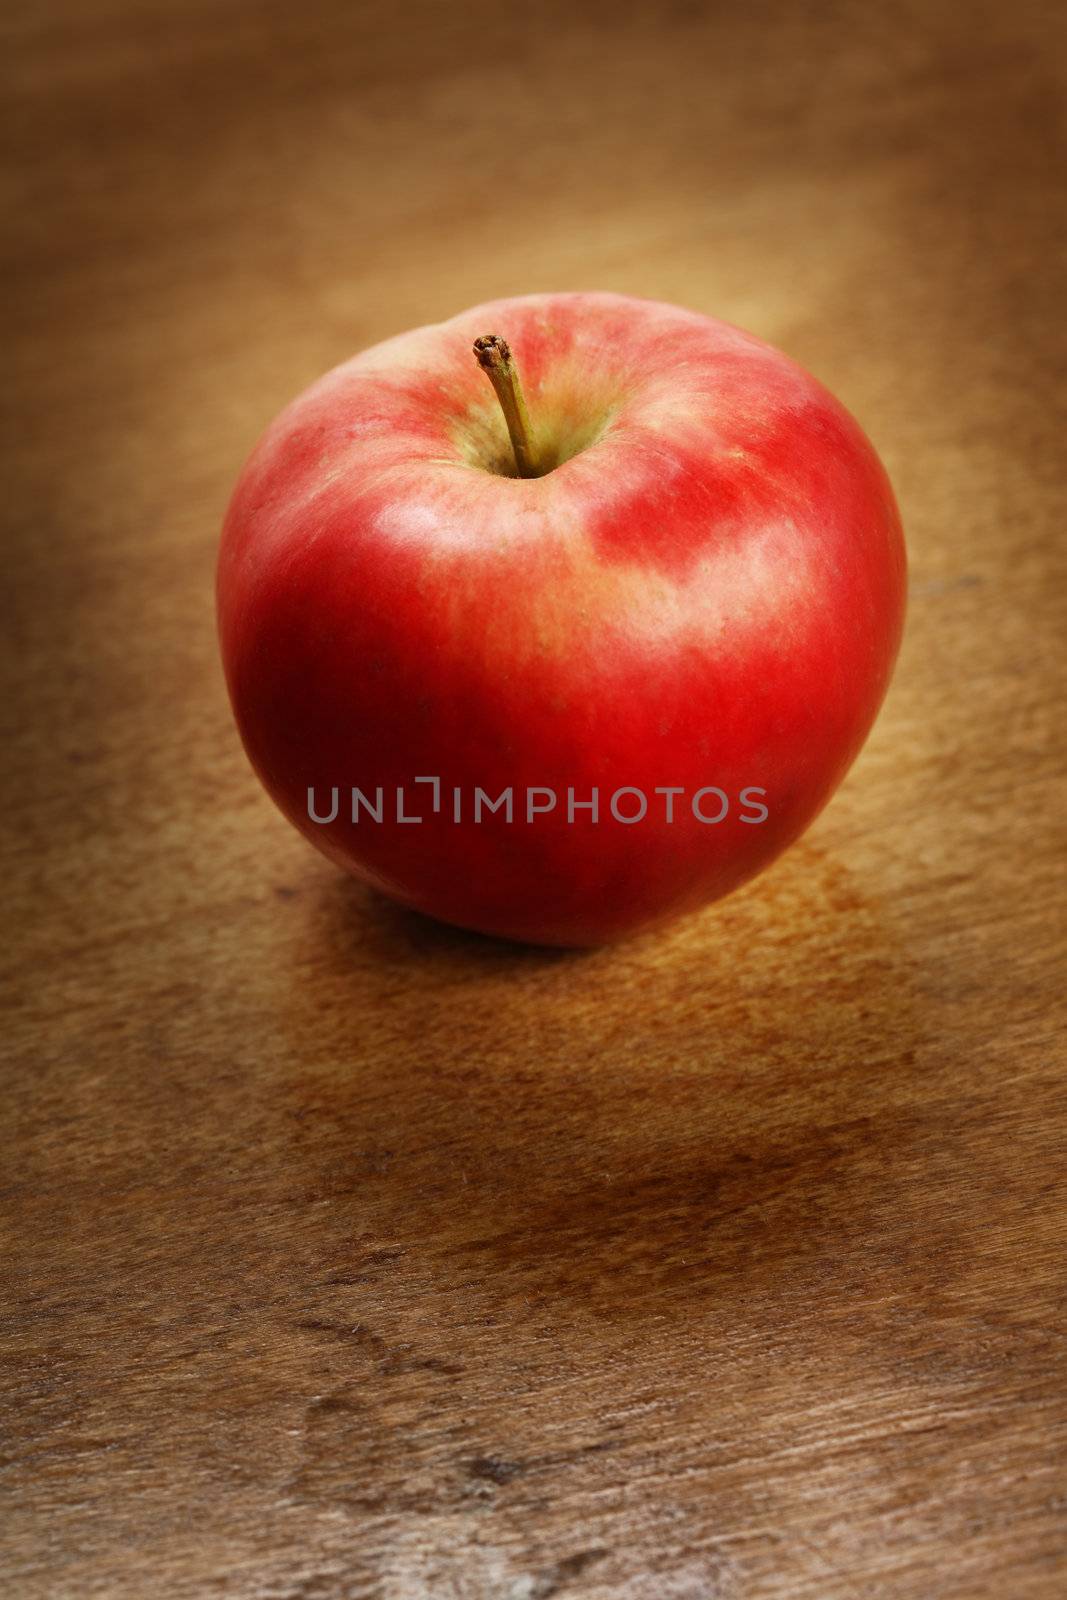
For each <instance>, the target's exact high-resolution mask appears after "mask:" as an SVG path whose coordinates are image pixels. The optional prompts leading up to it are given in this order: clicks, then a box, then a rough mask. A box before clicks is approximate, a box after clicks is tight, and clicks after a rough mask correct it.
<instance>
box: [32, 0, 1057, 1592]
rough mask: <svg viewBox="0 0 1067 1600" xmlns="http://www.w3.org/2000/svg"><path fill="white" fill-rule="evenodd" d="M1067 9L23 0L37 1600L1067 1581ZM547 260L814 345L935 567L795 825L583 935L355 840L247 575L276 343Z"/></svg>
mask: <svg viewBox="0 0 1067 1600" xmlns="http://www.w3.org/2000/svg"><path fill="white" fill-rule="evenodd" d="M1063 15H1064V14H1063V11H1062V7H1060V6H1058V5H1054V4H1049V5H1047V6H1042V5H1035V4H1031V3H1029V0H1022V3H1012V4H1008V5H1005V4H1003V3H1002V0H997V3H996V4H992V3H987V0H979V3H977V4H972V5H968V6H960V5H958V4H957V3H956V0H944V3H940V0H937V3H931V0H913V3H906V4H905V3H893V4H890V5H888V6H870V5H867V4H865V3H864V4H860V3H855V4H853V3H847V4H838V3H828V4H824V5H803V4H797V3H795V0H761V3H758V4H752V5H742V4H738V5H733V6H727V5H726V4H721V5H710V4H709V5H701V4H696V3H694V4H685V3H682V0H676V3H667V0H663V3H661V4H659V5H655V6H653V5H649V6H647V7H637V8H627V7H625V6H623V7H619V6H617V5H615V4H611V5H609V4H607V3H603V4H599V3H598V4H591V5H586V6H584V7H583V6H581V5H575V4H572V3H564V0H549V3H548V4H543V5H539V6H538V7H536V8H534V9H533V10H519V9H514V8H511V7H508V6H507V5H506V4H504V3H503V0H498V3H497V4H496V5H495V6H490V5H488V4H485V5H483V4H481V3H474V4H469V5H463V4H460V5H459V6H458V7H456V8H449V7H444V6H441V5H436V4H429V3H416V4H414V5H411V4H409V5H406V6H403V7H402V6H399V5H395V4H385V3H384V0H383V3H373V4H352V3H344V0H336V3H332V4H330V3H318V0H310V3H309V4H305V5H297V6H294V5H292V4H290V3H289V0H230V3H227V4H220V3H219V0H182V3H181V4H175V5H164V4H162V3H154V0H99V3H98V4H94V5H93V6H86V5H84V4H83V3H82V0H47V3H46V4H44V5H40V4H31V3H30V0H16V3H14V4H13V5H11V6H9V7H8V9H7V13H6V21H5V23H4V25H3V26H4V30H5V45H4V51H3V61H4V69H3V70H4V76H5V79H6V80H7V93H6V96H5V100H6V110H5V118H6V120H7V122H8V139H7V141H6V148H7V151H8V159H7V162H6V172H5V199H6V205H5V217H6V224H5V244H4V247H3V265H2V290H3V304H4V309H5V312H6V316H7V331H6V337H5V341H4V352H5V368H6V370H5V379H4V384H3V406H4V411H5V418H6V422H7V429H6V435H5V437H6V451H5V465H4V481H3V510H4V518H5V522H6V532H5V546H4V549H5V563H4V580H5V581H4V591H5V594H4V598H5V602H6V606H7V612H8V617H7V622H6V626H5V630H4V643H3V649H4V682H3V696H2V702H0V704H2V716H3V722H4V734H5V741H4V749H5V766H4V793H3V797H2V799H3V823H4V829H5V837H6V849H7V854H6V864H5V867H4V885H5V891H6V894H5V900H6V908H5V917H4V926H5V935H6V937H5V941H4V943H5V955H4V964H5V969H6V976H7V978H8V979H9V980H10V981H9V983H8V985H7V987H6V991H5V992H6V997H7V998H6V1002H5V1004H6V1008H7V1009H6V1010H5V1014H4V1025H3V1035H2V1037H3V1049H4V1055H5V1059H6V1063H7V1064H6V1066H5V1068H4V1077H3V1096H2V1113H0V1114H2V1119H3V1126H4V1143H3V1146H2V1149H3V1152H4V1154H3V1172H2V1179H0V1187H2V1194H3V1214H4V1244H3V1256H2V1273H3V1292H2V1302H0V1315H2V1318H3V1325H4V1326H3V1367H2V1371H3V1403H2V1413H3V1414H2V1418H0V1423H2V1425H0V1461H2V1467H0V1579H2V1581H0V1588H2V1589H3V1592H4V1594H5V1595H7V1596H11V1597H12V1600H15V1597H19V1600H21V1597H32V1600H38V1597H41V1600H44V1597H47V1600H81V1597H89V1596H92V1597H97V1596H107V1597H117V1600H163V1597H167V1600H184V1597H190V1596H207V1597H210V1596H225V1597H235V1600H252V1597H264V1600H341V1597H353V1600H355V1597H361V1600H490V1597H491V1600H547V1597H549V1596H555V1595H561V1596H565V1597H567V1600H570V1597H572V1596H573V1597H574V1600H609V1597H617V1600H713V1597H723V1600H757V1597H764V1596H767V1597H770V1596H777V1597H784V1596H797V1597H801V1596H804V1597H812V1600H838V1597H841V1600H844V1597H854V1596H865V1597H867V1596H869V1597H878V1600H882V1597H890V1600H899V1597H908V1600H930V1597H948V1596H953V1597H964V1596H966V1597H978V1596H996V1597H998V1600H999V1597H1004V1600H1036V1597H1040V1600H1053V1597H1057V1600H1058V1597H1060V1596H1062V1595H1063V1594H1064V1593H1065V1592H1067V1359H1065V1355H1064V1334H1065V1331H1067V1323H1065V1319H1064V1301H1065V1293H1064V1291H1065V1280H1067V1262H1065V1255H1067V1250H1065V1244H1067V1229H1065V1226H1064V1221H1065V1210H1067V1205H1065V1194H1064V1180H1065V1176H1067V1158H1065V1154H1067V1094H1065V1087H1064V1071H1063V1069H1064V1065H1065V1060H1064V1056H1065V1052H1064V1048H1063V1043H1062V1032H1061V1030H1062V1024H1063V993H1064V988H1065V983H1064V959H1063V958H1064V954H1065V943H1067V941H1065V915H1064V912H1065V892H1064V891H1065V884H1064V875H1063V871H1062V866H1063V860H1064V845H1065V843H1067V840H1065V829H1064V821H1063V816H1064V788H1063V779H1064V755H1063V750H1064V734H1063V724H1064V694H1063V691H1064V677H1065V673H1064V667H1065V655H1067V649H1065V643H1064V639H1065V631H1067V630H1065V615H1064V595H1065V585H1067V549H1065V540H1064V519H1065V506H1064V497H1063V494H1062V478H1063V474H1062V467H1063V408H1062V405H1061V404H1058V402H1059V401H1061V400H1062V395H1063V379H1064V374H1065V371H1067V348H1065V340H1064V317H1063V290H1064V280H1063V260H1064V257H1063V245H1064V229H1063V215H1064V209H1063V196H1062V173H1063V170H1064V163H1065V155H1067V152H1065V148H1064V138H1063V120H1062V107H1063V98H1062V96H1063V79H1064V70H1063V69H1064V62H1065V43H1067V40H1065V34H1064V29H1063ZM554 287H568V288H593V287H604V288H610V289H615V290H621V291H625V292H633V293H639V294H647V295H652V296H655V297H658V298H663V299H667V300H674V301H678V302H681V303H683V304H687V305H691V306H694V307H696V308H697V309H699V310H703V311H707V312H712V313H716V314H718V315H721V316H723V317H725V318H727V319H728V320H731V321H734V322H738V323H741V324H742V325H744V326H747V327H749V328H751V329H752V330H753V331H754V332H756V333H758V334H760V335H762V336H763V337H765V338H767V339H769V340H771V341H772V342H775V343H777V344H780V345H781V346H782V347H784V348H785V349H786V350H787V351H789V352H790V353H791V354H793V355H794V356H796V357H797V358H798V359H799V360H801V361H802V362H803V363H804V364H805V365H807V366H808V367H810V368H811V369H812V370H813V371H814V372H816V373H817V374H818V375H819V376H820V377H821V378H822V379H823V380H824V381H825V382H826V383H828V384H829V385H830V387H832V388H833V389H835V390H836V391H837V392H838V393H839V394H840V395H841V397H842V398H843V399H844V401H845V402H846V404H847V405H849V406H850V408H851V409H852V410H853V411H854V412H855V413H856V414H857V415H858V416H859V417H860V418H861V420H862V421H863V423H864V424H865V426H866V427H867V429H868V431H869V432H870V433H871V435H872V436H873V438H874V439H875V441H876V443H877V445H878V447H879V449H880V451H881V452H882V454H883V456H884V459H885V461H886V464H887V466H888V467H889V470H890V473H891V475H892V477H893V479H894V481H895V483H896V485H897V488H898V492H899V497H900V501H901V505H902V508H903V512H904V517H905V522H906V526H907V530H908V534H909V540H910V550H911V560H912V594H911V606H910V615H909V626H908V633H907V638H906V641H905V645H904V650H903V654H902V657H901V661H900V666H899V669H898V673H897V677H896V680H895V682H894V686H893V688H892V691H891V693H890V696H889V699H888V702H887V704H886V707H885V710H884V712H883V715H882V717H881V719H880V721H879V723H878V725H877V728H876V730H875V732H874V734H873V737H872V738H871V741H870V744H869V746H868V747H867V750H866V752H865V753H864V755H863V756H862V758H861V759H860V761H859V763H858V764H857V766H856V767H855V769H854V770H853V772H852V774H851V775H850V777H849V778H848V780H847V782H846V784H845V786H844V787H843V789H842V791H841V792H840V794H839V795H838V797H837V798H836V799H835V801H834V803H833V804H832V806H831V807H830V809H829V810H828V811H827V812H826V813H825V814H824V815H823V817H822V818H821V819H820V821H819V822H818V824H817V825H816V826H815V827H814V828H813V829H812V831H811V833H810V835H809V836H808V837H807V838H806V839H805V840H804V841H803V842H801V843H800V844H799V845H798V846H797V847H795V848H794V849H793V850H792V851H791V852H790V853H789V855H788V856H787V857H786V858H785V859H783V860H782V861H781V862H780V863H779V864H778V865H776V866H775V867H774V868H773V869H772V870H771V871H770V872H769V873H768V874H767V875H766V876H765V877H764V878H763V879H761V880H759V881H757V882H756V883H754V884H752V885H751V886H750V887H748V888H746V889H745V890H743V891H742V892H740V893H738V894H737V895H735V896H734V897H733V898H731V899H729V900H727V901H726V902H724V903H723V904H722V905H720V906H716V907H712V908H711V909H709V910H708V911H707V912H705V913H703V914H701V915H699V916H696V917H693V918H691V919H688V920H686V921H685V922H683V923H681V924H679V925H676V926H674V927H672V928H670V929H669V930H668V931H666V932H665V933H661V934H657V935H655V936H653V937H646V938H643V939H640V940H638V941H636V942H633V943H631V944H629V945H626V946H624V947H621V948H617V949H613V950H605V951H602V952H596V953H593V954H587V955H562V954H547V953H543V952H540V953H539V952H536V951H526V950H522V949H518V948H508V947H505V946H502V945H497V944H494V943H493V942H491V941H488V940H482V939H478V938H476V937H474V936H466V935H462V934H459V933H455V932H451V931H449V930H447V929H443V928H440V927H437V926H435V925H432V924H429V923H427V922H425V921H422V920H419V919H417V918H415V917H413V916H411V915H408V914H404V913H401V912H398V911H395V910H392V909H390V908H389V906H388V905H386V904H384V903H383V902H381V901H380V900H375V899H373V898H371V897H369V896H368V895H366V894H365V893H363V892H362V891H361V890H359V889H357V888H356V887H355V886H354V885H353V884H350V883H349V882H348V881H346V880H344V879H343V878H342V877H341V876H340V875H339V874H338V873H337V872H335V870H334V869H333V868H331V867H330V866H328V865H327V864H326V863H325V862H324V861H323V860H322V859H320V858H319V857H318V856H317V855H316V854H315V853H314V852H313V851H312V850H310V849H309V848H308V847H307V846H306V845H305V844H304V843H303V842H302V841H301V840H300V839H299V838H298V837H297V836H296V834H295V833H293V832H292V831H291V830H290V829H289V827H288V826H287V825H286V824H285V823H284V822H283V821H282V820H281V818H280V817H279V816H278V815H277V814H276V813H275V811H274V810H273V809H272V807H271V805H270V804H269V802H268V801H267V799H266V798H265V797H264V795H263V794H262V793H261V791H260V789H259V787H258V786H257V784H256V782H255V780H254V779H253V777H252V775H251V772H250V770H249V768H248V767H247V764H246V761H245V759H244V756H243V754H242V752H241V750H240V747H239V744H238V741H237V738H236V735H235V733H234V730H233V727H232V723H231V718H230V713H229V709H228V706H227V703H226V699H225V694H224V690H223V685H222V681H221V675H220V670H219V665H218V661H217V654H216V645H215V638H214V621H213V613H212V581H213V561H214V553H215V544H216V539H217V533H218V527H219V523H220V519H221V516H222V512H223V509H224V506H225V503H226V499H227V496H228V493H229V489H230V486H231V484H232V481H233V478H234V476H235V474H236V472H237V470H238V467H239V466H240V464H241V462H242V460H243V458H244V456H245V454H246V452H247V451H248V449H249V448H250V447H251V445H252V443H253V441H254V439H255V438H256V436H257V435H258V433H259V431H260V430H261V428H262V427H263V426H264V425H265V423H266V422H267V421H268V419H269V418H270V417H271V416H272V415H273V413H274V412H275V411H276V410H277V409H278V408H279V407H280V406H281V405H282V404H283V403H284V402H285V401H286V400H287V399H288V398H289V397H290V396H291V395H292V394H293V393H295V392H296V391H297V390H298V389H300V388H301V387H302V386H303V385H305V384H306V383H308V382H309V381H311V380H312V379H313V378H314V377H315V376H316V375H317V374H318V373H319V372H320V371H322V370H324V369H325V368H326V367H328V366H330V365H332V364H334V363H336V362H338V361H339V360H341V359H343V358H344V357H346V356H347V355H349V354H350V353H351V352H353V351H355V350H356V349H359V348H361V347H362V346H364V345H366V344H368V343H371V342H373V341H375V340H377V339H379V338H383V337H385V336H387V335H389V334H391V333H394V332H397V331H399V330H401V329H403V328H405V327H408V326H411V325H413V324H416V323H419V322H425V321H430V320H435V319H437V318H439V317H442V316H446V315H449V314H451V313H452V312H454V311H456V310H459V309H461V308H462V307H463V306H465V305H468V304H471V303H473V302H475V301H478V300H482V299H485V298H488V297H490V296H495V295H501V294H509V293H515V292H523V291H528V290H532V289H544V288H554Z"/></svg>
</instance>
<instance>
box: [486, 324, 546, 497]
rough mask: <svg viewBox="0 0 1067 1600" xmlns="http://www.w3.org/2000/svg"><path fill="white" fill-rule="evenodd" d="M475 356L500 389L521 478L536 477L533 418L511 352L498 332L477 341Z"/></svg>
mask: <svg viewBox="0 0 1067 1600" xmlns="http://www.w3.org/2000/svg"><path fill="white" fill-rule="evenodd" d="M474 354H475V356H476V357H477V358H478V365H479V366H480V367H481V369H482V371H483V372H484V373H485V374H486V376H487V377H488V379H489V382H490V383H491V384H492V385H493V388H494V389H495V390H496V397H497V399H498V400H499V401H500V409H501V411H503V413H504V421H505V422H506V423H507V425H508V436H509V438H510V439H511V448H512V450H513V451H514V452H515V465H516V467H517V468H518V469H519V477H520V478H536V477H537V476H538V475H539V473H538V460H537V452H536V451H535V449H534V446H533V439H532V436H531V433H530V417H529V413H528V412H527V410H526V400H525V397H524V395H523V392H522V384H521V383H520V382H519V374H518V372H517V371H516V370H515V359H514V357H513V356H512V354H511V350H510V349H509V348H508V345H507V344H506V343H505V341H504V340H503V339H502V338H501V337H500V335H499V334H498V333H487V334H483V336H482V337H481V338H480V339H475V341H474Z"/></svg>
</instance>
